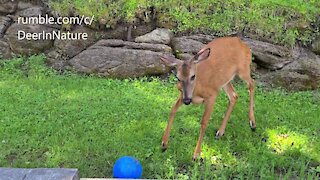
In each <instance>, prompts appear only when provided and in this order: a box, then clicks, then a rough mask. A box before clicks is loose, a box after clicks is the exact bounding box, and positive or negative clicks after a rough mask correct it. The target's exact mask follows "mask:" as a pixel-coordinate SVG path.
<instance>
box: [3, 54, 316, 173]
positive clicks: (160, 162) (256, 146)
mask: <svg viewBox="0 0 320 180" xmlns="http://www.w3.org/2000/svg"><path fill="white" fill-rule="evenodd" d="M43 60H44V57H43V56H31V57H30V58H17V59H14V60H11V61H0V89H1V91H0V99H1V103H0V167H26V168H31V167H65V168H78V169H79V170H80V176H81V177H111V176H112V166H113V163H114V162H115V160H116V159H117V158H119V157H121V156H124V155H130V156H134V157H136V158H137V159H139V160H140V161H141V163H142V166H143V169H144V171H143V178H169V179H200V178H202V179H212V178H219V179H227V178H232V179H257V178H259V179H278V178H281V179H290V178H292V177H298V179H316V177H319V175H320V174H319V173H320V138H319V136H320V123H319V117H320V111H319V104H320V94H319V91H313V92H311V91H310V92H296V93H287V92H285V91H283V90H276V89H274V90H271V91H267V90H264V89H262V88H260V87H257V89H256V95H255V116H256V121H257V131H256V132H251V130H250V128H249V125H248V95H247V89H246V87H245V86H244V85H243V84H241V83H239V84H237V85H236V89H237V91H238V93H239V99H238V102H237V104H236V106H235V109H234V112H233V113H232V115H231V119H230V122H229V124H228V126H227V129H226V133H225V135H224V137H222V138H221V139H219V140H216V139H215V138H214V135H215V132H216V129H217V128H218V127H219V125H220V122H221V119H222V117H223V114H224V111H225V110H226V105H227V98H226V95H225V94H224V93H221V94H220V96H219V98H218V99H217V103H216V106H215V109H214V112H213V114H212V116H211V122H210V124H209V127H208V129H207V131H206V134H205V138H204V142H203V147H202V155H201V156H202V158H203V159H204V161H203V162H193V161H192V160H191V157H192V154H193V151H194V148H195V145H196V141H197V138H198V134H199V130H200V118H201V116H202V112H203V106H182V107H181V109H179V111H178V113H177V116H176V119H175V122H174V124H173V129H172V133H171V139H170V141H169V148H168V150H167V151H166V152H164V153H162V152H161V150H160V143H161V137H162V133H163V131H164V129H165V127H166V123H167V120H168V117H169V113H170V108H171V106H172V104H173V103H174V102H175V99H176V98H177V95H178V92H177V90H176V89H175V87H174V83H173V82H174V78H173V77H170V78H169V79H168V80H165V81H164V80H159V79H157V78H142V79H134V80H129V79H127V80H116V79H106V78H99V77H95V76H81V75H74V74H72V73H66V74H63V75H58V74H57V73H56V72H54V71H52V70H48V69H47V68H45V67H44V66H43Z"/></svg>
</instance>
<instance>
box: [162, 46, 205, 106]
mask: <svg viewBox="0 0 320 180" xmlns="http://www.w3.org/2000/svg"><path fill="white" fill-rule="evenodd" d="M209 55H210V49H209V48H207V49H202V50H200V51H199V52H198V53H197V54H196V55H195V56H193V57H192V58H191V59H189V60H186V61H182V60H180V59H176V58H174V57H170V56H162V57H161V60H162V62H164V63H165V64H166V65H167V66H171V67H175V68H176V71H177V74H176V77H177V79H178V81H179V82H178V83H177V87H178V89H179V90H180V91H182V94H183V103H184V104H185V105H189V104H190V103H191V102H192V94H193V90H194V88H195V84H196V83H195V82H196V80H197V66H196V65H197V63H199V62H201V61H202V60H205V59H207V58H208V56H209Z"/></svg>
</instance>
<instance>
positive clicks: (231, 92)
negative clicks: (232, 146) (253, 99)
mask: <svg viewBox="0 0 320 180" xmlns="http://www.w3.org/2000/svg"><path fill="white" fill-rule="evenodd" d="M223 90H224V91H225V92H226V93H227V95H228V98H229V105H228V110H227V112H226V113H225V115H224V118H223V121H222V124H221V126H220V128H219V130H218V131H217V133H216V138H219V137H221V136H223V134H224V131H225V129H226V126H227V123H228V121H229V119H230V115H231V113H232V110H233V108H234V105H235V104H236V102H237V99H238V95H237V93H236V92H235V90H234V88H233V86H232V84H231V83H230V82H229V83H228V84H227V85H226V86H225V87H223Z"/></svg>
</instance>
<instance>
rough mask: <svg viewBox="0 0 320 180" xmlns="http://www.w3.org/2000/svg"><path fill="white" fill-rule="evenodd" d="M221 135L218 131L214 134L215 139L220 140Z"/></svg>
mask: <svg viewBox="0 0 320 180" xmlns="http://www.w3.org/2000/svg"><path fill="white" fill-rule="evenodd" d="M223 135H224V133H220V131H219V130H218V131H217V133H216V139H220V138H221V137H222V136H223Z"/></svg>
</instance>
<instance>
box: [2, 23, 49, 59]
mask: <svg viewBox="0 0 320 180" xmlns="http://www.w3.org/2000/svg"><path fill="white" fill-rule="evenodd" d="M19 31H21V32H25V33H43V32H44V33H49V32H52V31H53V29H52V28H49V27H47V26H44V25H23V24H17V23H15V24H13V25H11V26H10V27H9V28H8V29H7V32H6V35H5V39H7V42H8V44H9V45H10V48H11V49H12V51H13V52H14V53H16V54H19V55H32V54H37V53H42V52H46V51H48V50H49V49H50V48H51V47H52V46H53V40H52V39H45V38H42V37H40V38H39V39H37V40H28V39H26V38H23V39H19V38H18V32H19Z"/></svg>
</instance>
